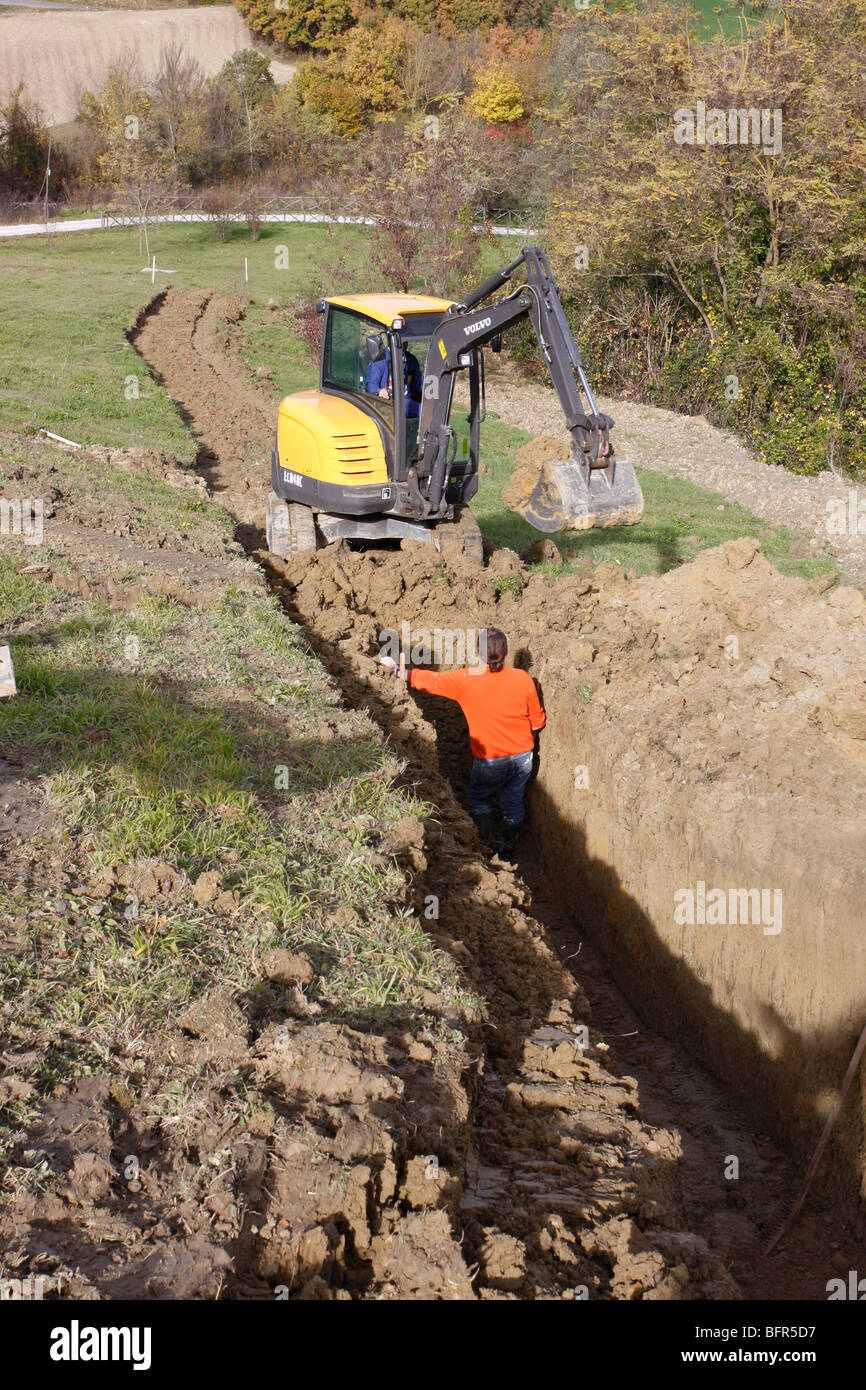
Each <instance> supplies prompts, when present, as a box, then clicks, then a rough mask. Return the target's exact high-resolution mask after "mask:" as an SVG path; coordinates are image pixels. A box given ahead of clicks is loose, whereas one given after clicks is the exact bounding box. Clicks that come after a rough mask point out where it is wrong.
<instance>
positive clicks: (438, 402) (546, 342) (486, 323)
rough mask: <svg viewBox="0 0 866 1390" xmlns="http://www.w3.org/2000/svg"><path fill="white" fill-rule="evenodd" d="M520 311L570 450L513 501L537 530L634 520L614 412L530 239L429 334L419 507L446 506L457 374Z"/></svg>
mask: <svg viewBox="0 0 866 1390" xmlns="http://www.w3.org/2000/svg"><path fill="white" fill-rule="evenodd" d="M520 266H524V267H525V272H526V279H525V281H524V282H523V283H522V284H520V285H519V286H518V287H517V288H516V289H515V290H513V291H512V292H511V293H510V294H508V295H507V296H506V297H505V298H503V299H497V300H495V301H494V302H493V303H489V304H488V303H485V301H486V300H489V299H490V298H491V296H493V295H494V294H496V292H497V291H498V290H500V289H502V288H503V286H504V285H506V284H507V283H508V282H509V281H510V280H511V278H512V276H513V275H514V273H515V271H516V270H518V268H519V267H520ZM480 306H483V307H480ZM523 318H528V319H529V322H530V323H531V325H532V328H533V330H534V332H535V336H536V338H537V339H538V343H539V346H540V347H541V351H542V353H543V356H544V360H545V363H546V366H547V369H548V371H549V373H550V378H551V380H552V382H553V386H554V389H555V390H556V394H557V396H558V397H559V402H560V405H561V406H562V411H563V415H564V417H565V424H566V427H567V429H568V432H569V434H570V436H571V449H570V454H569V457H568V458H563V459H554V460H552V461H550V462H547V463H545V464H544V466H543V468H542V469H541V472H540V476H539V478H538V480H537V482H536V483H535V485H534V487H531V488H529V489H528V490H527V495H526V497H525V499H522V500H521V501H520V502H518V503H515V504H514V505H513V509H514V510H516V511H519V512H520V514H521V515H522V516H524V517H525V518H526V520H527V521H528V522H529V523H530V525H532V526H534V527H536V529H537V530H539V531H566V530H576V531H585V530H589V529H590V528H591V527H596V526H630V525H634V523H635V522H638V521H640V519H641V517H642V516H643V496H642V494H641V490H640V485H639V483H638V481H637V478H636V477H635V473H634V469H633V468H632V466H631V464H630V463H628V461H627V460H625V459H618V458H617V457H616V455H615V453H614V449H613V446H612V444H611V440H610V430H611V428H612V426H613V420H612V419H611V418H610V416H609V415H604V414H602V412H601V411H599V409H598V407H597V405H596V403H595V399H594V397H593V394H592V389H591V387H590V384H589V381H588V380H587V376H586V372H585V370H584V366H583V362H582V360H581V356H580V353H579V351H578V348H577V343H576V342H575V341H574V335H573V333H572V331H571V328H570V327H569V324H568V319H567V318H566V315H565V310H564V309H563V307H562V300H561V299H560V295H559V289H558V288H557V284H556V281H555V279H554V277H553V273H552V271H551V269H550V264H549V262H548V260H547V257H546V256H545V254H544V252H543V251H541V250H540V249H539V248H538V247H536V246H526V247H524V249H523V251H522V252H521V254H520V255H519V256H518V258H517V260H515V261H513V262H512V263H511V265H507V266H505V267H503V269H502V270H499V271H497V272H496V274H495V275H491V276H490V277H489V278H488V279H487V280H485V281H484V282H483V284H481V285H479V286H478V287H477V288H476V289H475V290H473V291H472V293H471V294H469V295H467V296H466V297H465V298H464V299H463V300H462V302H461V303H459V304H455V305H454V306H453V307H452V308H451V309H450V310H449V311H448V313H447V314H446V315H445V317H444V318H443V320H442V322H441V323H440V324H439V326H438V328H437V329H436V332H435V333H434V335H433V339H432V341H431V344H430V350H429V353H428V356H427V364H426V368H425V389H424V400H423V402H422V406H421V418H420V421H419V428H418V439H419V451H418V462H417V465H416V466H415V471H414V476H413V477H411V478H410V483H411V485H413V486H414V487H415V488H416V489H417V492H418V496H419V498H422V497H423V498H424V503H425V505H424V511H425V513H426V514H427V515H428V516H431V517H436V516H441V515H443V514H444V512H445V510H446V504H445V500H444V499H445V489H446V483H447V478H448V467H449V461H450V454H449V450H450V449H451V446H452V431H451V429H450V427H449V425H448V419H449V415H450V410H451V398H452V393H453V389H454V381H455V374H456V372H457V371H458V370H459V369H460V368H461V367H462V366H465V365H466V354H467V353H468V352H469V351H470V350H471V349H472V348H473V347H481V346H483V345H484V344H485V343H489V342H490V340H491V339H492V338H495V337H497V336H498V335H499V334H501V333H503V332H504V331H506V330H507V329H509V328H511V327H512V326H513V325H514V324H516V323H518V322H519V321H520V320H521V319H523ZM461 359H462V360H461ZM578 383H579V385H578ZM581 389H582V391H583V396H581ZM584 402H585V404H584Z"/></svg>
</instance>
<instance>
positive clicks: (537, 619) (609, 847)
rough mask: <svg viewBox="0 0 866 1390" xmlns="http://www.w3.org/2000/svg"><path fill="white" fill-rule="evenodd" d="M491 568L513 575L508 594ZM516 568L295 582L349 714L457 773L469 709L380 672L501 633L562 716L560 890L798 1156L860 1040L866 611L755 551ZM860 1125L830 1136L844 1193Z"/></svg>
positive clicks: (555, 741) (648, 1011)
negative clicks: (366, 705) (580, 568)
mask: <svg viewBox="0 0 866 1390" xmlns="http://www.w3.org/2000/svg"><path fill="white" fill-rule="evenodd" d="M500 574H511V575H514V576H517V577H518V584H517V585H516V586H511V587H510V589H509V590H506V591H505V592H503V593H501V594H497V593H496V590H495V584H494V581H495V578H496V576H497V575H500ZM521 574H524V572H523V571H522V567H521V566H520V563H519V561H518V560H517V557H516V556H513V555H512V554H511V553H510V552H501V551H500V552H497V554H496V555H494V556H493V558H492V560H491V563H490V565H489V566H488V568H487V570H486V571H484V573H483V574H481V575H479V573H478V571H477V570H473V569H472V568H471V567H469V566H465V567H460V566H458V567H457V568H454V567H453V566H452V567H450V568H447V567H446V566H445V564H444V562H443V561H442V560H441V559H440V558H439V557H438V556H437V555H436V554H435V553H434V552H433V551H432V549H431V548H429V547H424V546H416V545H409V546H406V547H404V549H403V551H402V552H401V553H400V554H399V555H395V554H390V555H386V554H383V553H378V554H377V553H366V554H356V553H353V552H352V551H350V550H349V549H348V548H347V547H345V546H344V545H340V546H337V547H334V548H333V549H332V550H330V551H328V552H326V553H325V554H322V555H320V556H318V557H317V558H316V559H315V560H314V561H306V560H299V561H294V562H293V563H292V564H291V565H290V566H289V567H288V569H287V571H286V577H287V579H288V581H289V583H290V585H291V586H292V605H293V607H294V608H295V610H296V611H297V612H298V614H299V615H300V616H301V617H302V618H303V619H304V621H305V622H306V623H307V625H308V627H309V628H310V629H311V630H313V631H314V632H315V633H316V634H317V635H318V636H319V637H320V638H321V639H322V640H323V641H325V642H327V643H328V644H331V645H332V646H333V645H334V644H335V645H336V648H337V649H339V650H340V651H341V652H342V653H343V659H344V660H346V661H347V662H348V663H349V665H350V667H351V670H352V671H353V672H355V673H356V674H357V676H358V677H359V680H358V691H357V693H358V695H359V697H361V694H362V691H364V692H369V691H370V690H371V689H373V690H375V691H376V692H377V695H378V696H379V697H381V698H382V699H384V700H386V701H388V702H389V703H390V704H391V705H392V707H393V708H392V714H391V718H390V721H389V722H390V727H391V730H392V733H393V735H394V736H395V737H396V738H397V739H398V740H400V741H404V742H409V741H411V742H412V743H413V745H415V744H417V743H418V742H420V743H421V744H422V745H424V744H425V743H426V747H427V750H428V753H427V756H428V760H429V764H430V767H431V768H434V767H435V768H439V769H441V770H443V771H445V772H446V773H448V774H449V775H450V776H451V777H452V779H453V780H456V781H457V782H459V780H460V777H461V776H462V775H463V774H464V773H465V753H464V747H463V745H464V741H465V736H464V730H463V722H462V716H460V715H459V712H456V713H455V709H456V707H454V706H450V705H447V703H446V702H443V701H437V700H435V699H434V698H432V697H416V696H414V695H411V694H409V693H408V692H407V691H406V689H405V687H403V686H401V685H397V684H396V683H395V682H394V681H393V678H392V677H390V676H387V675H385V674H384V673H383V672H382V671H381V670H380V668H379V667H378V666H377V654H378V651H379V648H380V646H381V645H382V642H383V640H384V639H383V633H384V630H386V629H394V630H396V631H397V632H400V630H401V625H402V624H404V623H406V624H408V626H409V628H410V629H411V630H412V631H411V634H410V640H411V641H412V642H413V643H416V644H417V643H418V642H420V641H421V640H422V638H423V637H424V634H425V632H426V633H427V634H428V637H427V640H428V642H429V641H431V640H433V634H434V633H435V630H436V629H439V630H440V631H441V632H443V633H445V632H452V633H459V632H465V631H466V630H467V629H478V628H480V627H483V626H484V625H486V624H487V623H492V622H495V624H496V626H499V627H501V628H503V629H504V630H505V631H506V632H507V633H508V634H509V637H510V641H511V649H512V657H513V658H516V660H517V661H518V662H519V663H520V664H523V665H525V666H527V667H528V668H529V669H530V670H531V671H532V673H533V674H534V675H535V676H536V678H537V679H538V682H539V685H540V689H541V693H542V696H543V698H544V701H545V706H546V709H547V715H548V726H547V729H546V730H545V732H544V733H543V735H542V737H541V760H540V768H539V776H538V779H537V782H536V784H535V787H534V790H533V795H532V820H533V825H534V835H535V844H536V849H537V853H538V855H539V857H540V858H541V860H542V862H543V864H544V866H545V868H546V869H547V871H548V874H549V875H550V876H551V879H552V880H553V882H554V883H555V884H557V885H558V887H559V890H560V893H561V894H562V896H563V900H564V901H568V902H570V903H574V904H577V908H576V911H575V920H576V921H578V922H579V923H580V925H581V926H585V927H586V928H587V929H588V930H589V931H590V932H591V933H592V934H593V935H594V936H595V938H596V940H597V941H598V942H599V944H600V945H601V946H602V948H603V949H604V951H605V952H606V954H607V956H608V958H609V960H610V961H611V963H612V965H613V967H614V969H615V972H616V973H617V975H618V976H619V978H620V979H621V980H622V981H623V983H624V984H625V986H626V988H627V990H628V992H629V994H630V996H631V997H632V999H633V1000H635V1001H636V1002H637V1003H638V1006H639V1008H640V1010H641V1012H643V1013H644V1014H645V1015H646V1016H651V1017H652V1018H653V1019H654V1020H655V1021H656V1022H658V1023H659V1024H661V1025H662V1026H664V1025H665V1024H668V1025H669V1026H673V1024H672V1020H673V1019H679V1020H680V1022H679V1024H678V1025H677V1027H678V1029H679V1034H680V1037H681V1038H683V1037H688V1039H689V1044H690V1046H692V1047H693V1049H694V1050H696V1051H697V1052H698V1053H699V1054H700V1055H701V1056H702V1057H704V1058H705V1059H706V1060H707V1061H708V1062H709V1063H710V1064H711V1065H712V1066H713V1067H714V1068H715V1069H716V1070H717V1071H718V1072H720V1073H721V1074H722V1075H723V1076H725V1077H726V1078H727V1079H728V1080H729V1081H732V1082H733V1083H734V1084H735V1085H736V1086H738V1088H739V1089H740V1090H741V1093H742V1096H743V1099H744V1101H745V1102H746V1103H750V1102H751V1103H753V1104H754V1105H756V1106H757V1108H758V1109H759V1110H760V1117H761V1119H762V1121H763V1122H764V1123H770V1122H772V1123H773V1125H774V1127H775V1129H776V1131H777V1133H779V1134H781V1135H783V1136H784V1137H785V1138H786V1139H787V1140H788V1141H790V1142H793V1143H795V1144H797V1145H798V1146H799V1147H801V1148H802V1147H804V1146H805V1145H806V1144H807V1142H809V1140H810V1139H811V1138H812V1136H813V1134H814V1132H815V1130H816V1129H817V1128H819V1127H820V1124H821V1123H822V1121H823V1117H824V1114H825V1108H826V1103H827V1096H828V1095H829V1094H830V1093H831V1092H832V1091H833V1089H834V1088H835V1086H836V1085H837V1084H838V1081H839V1079H840V1078H841V1075H842V1073H843V1072H844V1067H845V1063H846V1061H847V1056H848V1055H849V1053H850V1051H851V1048H852V1046H853V1042H854V1041H855V1040H856V1035H857V1033H858V1032H859V1028H860V1027H861V1026H862V1023H863V1019H862V1018H861V1017H860V1011H861V1010H862V1007H863V1001H862V983H861V982H862V980H863V978H864V977H866V942H864V939H863V935H862V894H863V881H862V880H863V864H864V862H866V834H864V822H863V806H864V805H866V679H864V673H866V600H864V598H863V596H862V595H861V594H860V593H859V592H857V591H856V590H853V589H848V588H830V589H825V590H824V591H823V592H820V584H819V583H818V582H815V581H813V582H812V583H811V584H810V583H807V582H806V581H804V580H799V579H787V578H784V577H783V576H781V575H779V574H778V573H777V572H776V571H775V570H774V569H773V568H772V567H771V566H770V565H769V563H768V562H767V561H766V560H765V559H764V557H763V556H762V555H761V554H760V552H759V545H758V542H757V541H754V540H751V539H747V538H744V539H742V540H738V541H732V542H729V543H728V544H727V545H724V546H722V547H721V548H719V549H717V550H713V551H708V552H706V553H705V554H703V555H702V556H701V557H699V559H698V560H696V561H695V562H693V563H692V564H689V565H684V566H682V567H681V568H679V569H677V570H675V571H673V572H671V573H670V574H667V575H665V576H663V577H661V578H659V577H656V576H652V577H649V578H646V579H642V580H640V581H637V582H634V581H629V580H628V579H627V578H626V576H625V575H624V574H623V572H622V570H621V569H620V568H619V566H617V565H614V564H605V565H601V566H599V567H598V569H597V570H596V571H595V573H594V575H592V576H591V577H580V576H576V575H572V576H568V577H565V578H562V579H559V580H556V581H551V579H550V578H549V577H548V576H542V575H533V576H529V577H528V580H527V582H526V585H525V588H524V589H523V590H522V592H519V589H520V585H519V578H520V576H521ZM524 577H526V576H525V574H524ZM823 582H824V583H826V581H823ZM404 632H405V629H404ZM349 685H350V686H351V679H350V681H349ZM350 693H351V691H350ZM434 730H438V735H437V733H436V732H434ZM713 890H716V895H715V897H714V898H712V899H710V898H709V895H710V893H711V892H712V891H713ZM719 890H723V891H722V892H721V893H720V892H719ZM732 890H733V896H732ZM739 890H742V892H740V891H739ZM754 890H757V894H756V893H755V891H754ZM762 895H763V896H762ZM723 899H724V906H723V905H722V900H723ZM690 903H691V909H690V907H689V904H690ZM690 913H691V915H690ZM732 918H736V919H737V920H731V919H732ZM683 1022H685V1023H686V1024H687V1025H688V1028H687V1030H684V1029H683V1027H682V1024H683ZM858 1126H859V1118H857V1117H849V1119H848V1120H847V1121H846V1122H845V1123H844V1124H843V1126H842V1129H841V1131H840V1135H841V1150H840V1152H843V1153H844V1160H845V1161H844V1170H845V1173H846V1175H847V1177H848V1178H851V1177H852V1175H854V1174H859V1173H861V1172H862V1171H863V1166H864V1164H863V1153H862V1149H861V1141H860V1138H859V1129H858Z"/></svg>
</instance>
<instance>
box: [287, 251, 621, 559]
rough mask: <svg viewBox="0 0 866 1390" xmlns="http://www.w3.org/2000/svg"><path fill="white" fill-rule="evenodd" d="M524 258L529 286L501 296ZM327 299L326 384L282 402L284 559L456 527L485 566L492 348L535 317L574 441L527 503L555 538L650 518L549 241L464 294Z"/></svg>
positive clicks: (442, 534) (446, 533)
mask: <svg viewBox="0 0 866 1390" xmlns="http://www.w3.org/2000/svg"><path fill="white" fill-rule="evenodd" d="M521 268H522V270H523V275H522V276H521V280H520V283H519V284H518V285H517V287H516V288H513V289H511V288H510V287H509V292H507V293H504V294H503V293H501V291H503V289H505V287H506V286H509V282H510V281H511V280H512V279H513V278H514V277H515V275H516V274H517V272H518V271H519V270H520V269H521ZM316 309H317V311H318V312H319V313H321V314H324V329H323V334H322V352H321V364H320V385H319V388H318V390H309V391H299V392H297V393H295V394H294V395H291V396H287V397H286V398H285V399H284V400H283V401H282V402H281V403H280V407H279V416H278V423H277V437H276V443H275V445H274V450H273V455H272V462H271V489H272V490H271V492H270V494H269V499H268V511H267V524H266V534H267V544H268V549H269V550H270V551H271V552H272V553H273V554H275V555H278V556H281V557H282V558H284V559H289V558H291V557H292V556H295V555H298V554H302V553H303V552H305V551H314V550H316V549H317V548H318V547H320V546H324V545H327V544H329V543H331V542H333V541H335V540H337V539H339V538H340V537H346V538H348V539H349V540H355V541H367V542H377V541H386V540H393V539H403V538H408V539H412V540H416V541H425V542H430V543H432V544H434V545H436V546H437V547H438V548H439V549H442V544H441V543H442V540H443V539H445V538H446V537H447V538H449V539H450V540H451V541H455V540H456V541H457V542H458V543H459V546H460V548H461V549H462V550H463V552H464V553H465V555H466V556H467V558H469V559H471V560H475V561H477V562H478V563H481V562H482V561H483V553H482V547H481V533H480V531H479V529H478V525H477V522H476V521H475V519H474V517H473V516H472V513H471V511H470V510H469V507H468V505H467V504H468V503H469V501H470V500H471V498H472V497H474V496H475V493H476V492H477V490H478V465H479V441H480V427H481V424H482V422H483V420H484V416H485V390H484V348H485V346H487V345H489V346H490V348H491V350H492V351H494V352H496V351H499V350H500V348H501V346H502V334H503V333H504V332H505V331H507V330H508V329H509V328H512V327H513V326H514V325H515V324H517V323H519V322H520V321H521V320H522V319H528V320H529V323H530V324H531V326H532V328H533V330H534V332H535V336H536V338H537V339H538V342H539V345H540V347H541V351H542V354H543V357H544V361H545V363H546V366H547V370H548V371H549V373H550V377H551V380H552V382H553V385H554V388H555V390H556V393H557V396H558V397H559V401H560V404H561V406H562V410H563V414H564V416H565V423H566V426H567V428H568V432H569V434H570V436H571V447H570V453H569V457H568V458H564V459H559V460H553V461H551V462H549V463H547V464H546V465H545V466H544V468H543V469H542V470H541V472H540V475H539V478H538V480H537V482H536V483H535V486H534V487H532V486H531V487H529V488H528V489H527V490H526V496H525V497H521V498H520V500H519V501H518V502H517V503H516V504H514V505H513V507H512V510H515V511H519V512H520V513H521V515H523V516H524V517H525V519H526V520H527V521H528V522H529V523H530V525H531V526H534V527H535V528H536V529H537V530H539V531H544V532H557V531H565V530H575V531H585V530H589V529H590V528H591V527H600V526H631V525H634V524H635V523H636V522H638V521H640V519H641V517H642V515H643V497H642V495H641V490H640V485H639V484H638V481H637V478H636V477H635V473H634V469H633V468H632V466H631V464H630V463H629V462H628V461H627V460H625V459H619V458H617V456H616V454H615V452H614V449H613V446H612V444H611V440H610V430H611V428H612V426H613V420H612V419H611V418H610V416H608V415H604V414H602V413H600V411H599V410H598V407H597V406H596V403H595V400H594V398H593V394H592V390H591V387H590V384H589V381H588V380H587V376H586V372H585V370H584V366H583V362H582V361H581V357H580V353H579V352H578V349H577V344H576V343H575V341H574V336H573V334H572V332H571V329H570V327H569V325H568V320H567V318H566V315H565V310H564V309H563V307H562V301H561V299H560V295H559V290H558V288H557V285H556V281H555V280H554V278H553V274H552V272H551V269H550V265H549V262H548V260H547V257H546V255H545V254H544V252H543V251H541V250H540V249H539V248H538V247H535V246H527V247H524V249H523V251H522V252H521V254H520V255H519V256H518V257H517V259H516V260H515V261H512V263H511V264H510V265H507V266H504V267H503V268H502V269H501V270H498V271H497V272H496V274H495V275H491V276H489V278H488V279H486V280H485V281H484V282H483V284H480V285H478V287H477V288H476V289H474V290H473V291H472V293H471V294H468V295H466V296H465V297H464V298H463V299H462V300H461V301H460V302H459V303H452V302H450V301H449V300H445V299H434V298H428V297H424V296H420V295H412V294H359V295H345V296H340V295H336V296H332V297H329V298H327V299H322V300H319V301H318V303H317V305H316ZM422 362H423V367H422ZM461 374H465V375H464V376H463V377H462V385H461V386H458V382H459V381H460V379H461ZM467 386H468V389H467ZM401 387H402V389H401ZM581 391H582V393H583V394H582V395H581ZM563 452H565V450H563Z"/></svg>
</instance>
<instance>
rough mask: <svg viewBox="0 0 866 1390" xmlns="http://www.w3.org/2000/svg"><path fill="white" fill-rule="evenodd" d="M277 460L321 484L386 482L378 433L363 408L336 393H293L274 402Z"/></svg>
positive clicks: (383, 459) (383, 455) (383, 451)
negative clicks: (275, 404)
mask: <svg viewBox="0 0 866 1390" xmlns="http://www.w3.org/2000/svg"><path fill="white" fill-rule="evenodd" d="M277 447H278V449H279V455H280V464H281V466H282V467H283V468H289V469H291V470H292V471H293V472H295V473H303V474H304V475H305V476H306V477H308V478H318V480H319V482H323V483H340V484H342V485H345V484H346V483H349V484H351V483H359V484H360V483H365V484H366V483H387V481H388V465H387V461H386V459H385V450H384V448H383V447H382V437H381V435H380V434H379V431H378V429H377V428H376V425H375V422H374V421H373V420H371V419H370V417H369V416H368V415H365V414H364V412H363V410H360V409H359V408H358V406H356V405H353V404H352V403H351V401H345V400H343V399H342V397H340V396H329V395H327V394H325V393H324V392H322V391H297V392H296V393H295V394H294V395H292V396H286V397H285V398H284V399H283V400H282V401H280V409H279V417H278V423H277Z"/></svg>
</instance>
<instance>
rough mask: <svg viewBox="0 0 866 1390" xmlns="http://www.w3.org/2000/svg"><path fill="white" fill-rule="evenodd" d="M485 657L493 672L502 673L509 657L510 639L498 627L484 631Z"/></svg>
mask: <svg viewBox="0 0 866 1390" xmlns="http://www.w3.org/2000/svg"><path fill="white" fill-rule="evenodd" d="M484 655H485V657H486V659H487V665H488V666H489V667H490V669H491V671H501V670H502V668H503V666H504V665H505V658H506V656H507V655H508V639H507V638H506V636H505V633H504V632H500V631H499V628H498V627H486V628H485V629H484Z"/></svg>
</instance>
